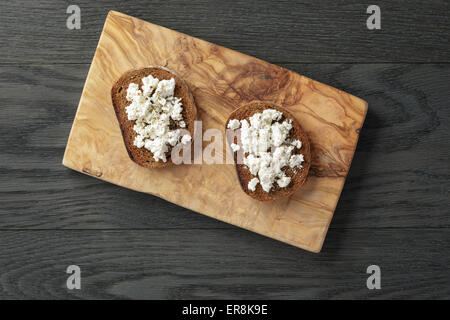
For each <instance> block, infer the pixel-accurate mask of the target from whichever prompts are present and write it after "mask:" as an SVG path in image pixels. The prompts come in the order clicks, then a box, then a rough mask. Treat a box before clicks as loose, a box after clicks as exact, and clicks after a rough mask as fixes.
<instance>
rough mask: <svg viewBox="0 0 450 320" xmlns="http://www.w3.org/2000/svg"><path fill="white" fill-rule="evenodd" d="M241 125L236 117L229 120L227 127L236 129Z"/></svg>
mask: <svg viewBox="0 0 450 320" xmlns="http://www.w3.org/2000/svg"><path fill="white" fill-rule="evenodd" d="M240 126H241V123H240V122H239V120H237V119H233V120H230V122H228V129H232V130H236V129H238V128H239V127H240Z"/></svg>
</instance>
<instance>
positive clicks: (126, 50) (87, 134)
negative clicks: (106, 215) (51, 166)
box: [63, 11, 367, 252]
mask: <svg viewBox="0 0 450 320" xmlns="http://www.w3.org/2000/svg"><path fill="white" fill-rule="evenodd" d="M149 65H162V66H167V67H168V68H169V69H171V70H174V71H175V72H177V73H178V74H179V75H180V76H181V77H182V78H183V79H184V80H185V81H186V82H187V84H188V86H189V88H190V89H191V91H192V93H193V95H194V99H195V101H196V104H197V110H198V111H197V112H198V115H199V116H198V118H199V120H201V121H202V127H203V130H204V131H206V130H208V129H213V128H214V129H218V130H220V131H221V132H222V137H225V134H224V127H225V121H226V119H227V118H228V115H229V114H230V113H231V112H232V111H233V110H234V109H235V108H237V107H238V106H240V105H243V104H246V103H249V102H251V101H253V100H265V101H273V102H275V103H278V104H280V105H282V106H283V107H285V108H286V109H288V110H289V111H290V112H291V113H292V115H293V116H294V117H296V118H297V120H298V121H299V122H300V124H301V126H302V127H303V130H305V132H306V133H307V134H308V137H309V140H310V144H311V154H312V161H311V168H310V173H309V176H308V179H307V182H306V183H305V184H304V186H303V187H302V188H301V189H300V190H298V191H297V192H296V193H294V194H293V195H292V196H291V197H290V198H288V199H279V200H276V201H273V202H271V203H259V202H258V201H255V200H254V199H251V198H249V197H248V196H247V195H245V193H243V192H242V190H240V189H239V188H237V187H238V186H239V182H238V180H237V177H236V174H235V172H234V168H233V165H225V164H212V165H207V164H205V163H204V164H202V165H180V166H175V167H168V168H163V169H160V170H149V169H146V168H143V167H140V166H139V165H137V164H136V163H134V162H132V160H131V159H130V158H129V156H128V153H127V151H126V149H125V147H124V144H123V139H122V136H121V132H120V128H119V126H118V123H117V121H116V119H115V114H114V110H113V108H112V103H111V98H110V88H111V87H112V86H113V84H114V83H115V82H116V81H117V79H118V78H119V77H120V76H121V75H122V74H123V73H125V72H126V71H128V70H130V69H133V68H139V67H143V66H149ZM366 111H367V103H366V102H364V101H363V100H361V99H359V98H356V97H355V96H352V95H350V94H347V93H345V92H343V91H340V90H337V89H334V88H332V87H329V86H327V85H324V84H321V83H318V82H315V81H313V80H311V79H309V78H306V77H302V76H300V75H299V74H296V73H294V72H291V71H289V70H287V69H283V68H280V67H278V66H275V65H271V64H268V63H266V62H263V61H261V60H258V59H256V58H252V57H249V56H246V55H243V54H241V53H238V52H235V51H232V50H229V49H226V48H223V47H218V46H216V45H214V44H211V43H208V42H205V41H202V40H199V39H195V38H192V37H189V36H187V35H183V34H180V33H178V32H176V31H172V30H169V29H166V28H163V27H159V26H156V25H153V24H151V23H147V22H144V21H142V20H138V19H135V18H132V17H130V16H127V15H124V14H121V13H118V12H114V11H111V12H110V13H109V14H108V17H107V19H106V22H105V26H104V29H103V32H102V35H101V36H100V40H99V44H98V46H97V50H96V53H95V56H94V59H93V61H92V64H91V67H90V70H89V74H88V76H87V79H86V84H85V86H84V89H83V93H82V96H81V99H80V104H79V106H78V110H77V114H76V116H75V120H74V124H73V126H72V129H71V133H70V136H69V140H68V142H67V147H66V151H65V154H64V159H63V164H64V165H65V166H67V167H69V168H72V169H74V170H77V171H79V172H83V173H86V174H89V175H91V176H93V177H96V178H100V179H102V180H105V181H108V182H112V183H114V184H117V185H120V186H122V187H126V188H130V189H133V190H136V191H141V192H145V193H150V194H153V195H157V196H158V197H161V198H163V199H165V200H168V201H170V202H172V203H175V204H178V205H180V206H183V207H185V208H189V209H191V210H193V211H196V212H199V213H202V214H205V215H208V216H210V217H213V218H216V219H219V220H221V221H225V222H227V223H231V224H233V225H237V226H240V227H242V228H245V229H248V230H251V231H254V232H257V233H260V234H263V235H266V236H269V237H272V238H275V239H277V240H280V241H283V242H286V243H289V244H292V245H295V246H298V247H300V248H303V249H307V250H311V251H314V252H318V251H320V249H321V247H322V244H323V241H324V239H325V235H326V232H327V230H328V226H329V224H330V221H331V218H332V216H333V213H334V209H335V207H336V204H337V201H338V199H339V195H340V193H341V191H342V187H343V185H344V181H345V177H346V176H347V173H348V170H349V167H350V163H351V160H352V158H353V154H354V150H355V148H356V143H357V140H358V134H359V132H360V130H361V127H362V124H363V121H364V117H365V114H366ZM194 139H195V138H194ZM223 141H224V142H225V139H223ZM223 147H225V148H224V149H223V150H228V152H229V149H227V148H226V142H225V143H224V145H223ZM223 147H222V148H223ZM225 152H226V151H222V153H223V154H222V159H225Z"/></svg>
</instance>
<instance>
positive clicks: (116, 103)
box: [111, 66, 197, 168]
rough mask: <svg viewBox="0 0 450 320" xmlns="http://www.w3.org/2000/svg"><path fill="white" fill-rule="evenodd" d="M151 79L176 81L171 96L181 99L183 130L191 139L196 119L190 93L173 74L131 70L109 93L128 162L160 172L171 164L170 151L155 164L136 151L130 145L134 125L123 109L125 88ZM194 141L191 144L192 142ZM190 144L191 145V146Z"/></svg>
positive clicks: (162, 70)
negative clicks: (145, 78) (145, 79)
mask: <svg viewBox="0 0 450 320" xmlns="http://www.w3.org/2000/svg"><path fill="white" fill-rule="evenodd" d="M148 75H152V76H153V77H155V78H158V79H159V80H170V79H171V78H174V79H175V90H174V96H175V97H177V98H181V99H182V100H181V102H182V103H183V111H182V115H183V120H184V122H185V123H186V128H184V129H186V130H188V131H189V133H190V134H191V137H192V138H194V122H195V119H196V118H197V108H196V105H195V101H194V97H193V96H192V94H191V91H190V90H189V87H188V86H187V84H186V83H185V82H184V80H183V79H182V78H181V77H180V76H179V75H178V74H177V73H175V72H174V71H172V70H170V69H168V68H165V67H161V66H149V67H144V68H137V69H132V70H129V71H127V72H125V73H124V74H123V75H122V76H121V77H120V78H119V79H118V80H117V81H116V83H115V84H114V85H113V87H112V89H111V100H112V104H113V107H114V111H115V113H116V117H117V121H118V122H119V126H120V129H121V131H122V137H123V141H124V143H125V147H126V149H127V152H128V155H129V156H130V158H131V160H133V161H134V162H136V163H137V164H139V165H141V166H143V167H146V168H162V167H167V166H170V165H172V164H173V162H172V159H171V157H170V152H171V150H172V148H169V151H168V152H167V154H166V156H167V161H166V162H163V161H162V160H160V161H156V160H155V159H154V158H153V153H152V152H151V151H149V150H147V149H145V148H138V147H136V146H135V145H134V144H133V142H134V138H135V137H136V135H137V133H136V132H135V131H134V130H133V126H134V124H135V121H134V120H128V116H127V113H126V110H125V108H126V107H127V106H128V105H129V104H130V102H129V101H127V100H126V93H127V89H128V86H129V84H130V83H131V82H134V83H138V84H139V87H141V86H142V78H144V77H146V76H148ZM192 141H193V140H192ZM192 141H191V143H192Z"/></svg>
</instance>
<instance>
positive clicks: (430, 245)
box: [0, 228, 450, 299]
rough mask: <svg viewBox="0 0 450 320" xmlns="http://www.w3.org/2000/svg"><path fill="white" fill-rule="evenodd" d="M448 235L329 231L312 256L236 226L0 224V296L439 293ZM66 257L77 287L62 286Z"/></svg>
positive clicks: (443, 288)
mask: <svg viewBox="0 0 450 320" xmlns="http://www.w3.org/2000/svg"><path fill="white" fill-rule="evenodd" d="M449 235H450V232H449V229H442V230H436V229H420V230H418V229H408V230H402V231H401V232H399V231H398V230H395V229H394V230H392V229H386V230H372V229H363V230H348V229H346V230H330V233H329V236H328V237H327V240H326V242H325V246H324V250H323V251H322V253H321V254H319V255H314V254H311V253H308V252H305V251H302V250H298V249H296V248H294V247H291V246H286V245H284V244H282V243H280V242H277V241H273V240H270V239H268V238H264V237H261V236H258V235H256V234H253V233H250V232H241V231H240V230H237V229H236V228H233V229H229V230H150V231H144V230H140V231H139V230H132V231H96V230H95V231H68V230H64V231H2V232H0V252H1V255H0V266H1V274H2V276H1V277H0V299H6V298H20V299H24V298H40V299H66V298H69V299H79V298H83V299H118V298H121V299H123V298H136V299H212V298H213V299H223V298H228V299H405V298H413V299H437V298H441V299H449V298H450V289H449V288H450V282H449V281H450V277H449V270H448V265H449V263H450V257H449V255H447V254H444V253H445V252H448V251H449V250H450V241H449V240H450V238H449ZM205 239H208V240H207V241H205ZM71 264H76V265H78V266H80V268H81V277H82V278H81V290H72V291H69V290H67V289H66V287H65V283H66V279H67V276H68V275H67V274H66V273H65V270H66V268H67V266H69V265H71ZM372 264H376V265H378V266H380V268H381V290H368V289H367V287H366V279H367V277H368V275H367V274H366V269H367V267H368V266H369V265H372Z"/></svg>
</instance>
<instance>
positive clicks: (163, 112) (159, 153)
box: [125, 75, 191, 162]
mask: <svg viewBox="0 0 450 320" xmlns="http://www.w3.org/2000/svg"><path fill="white" fill-rule="evenodd" d="M174 90H175V79H174V78H172V79H170V80H159V79H157V78H154V77H153V76H152V75H149V76H147V77H144V78H142V87H141V88H139V85H138V84H136V83H130V85H129V86H128V89H127V96H126V99H127V101H129V102H131V103H130V105H128V106H127V107H126V108H125V110H126V113H127V116H128V120H134V121H135V125H134V127H133V130H134V131H135V132H136V133H137V135H136V137H135V139H134V142H133V144H134V145H135V146H136V147H138V148H145V149H147V150H149V151H151V153H152V154H153V158H154V159H155V161H160V160H162V161H163V162H167V157H166V154H167V152H168V151H169V148H170V147H175V146H177V145H178V144H188V143H190V141H191V136H190V135H189V134H184V135H183V134H182V133H183V131H185V130H183V129H180V128H185V127H186V123H185V122H184V121H183V115H182V111H183V104H182V103H181V98H177V97H175V96H174ZM171 122H172V123H175V125H176V127H177V128H176V129H170V124H171Z"/></svg>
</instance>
